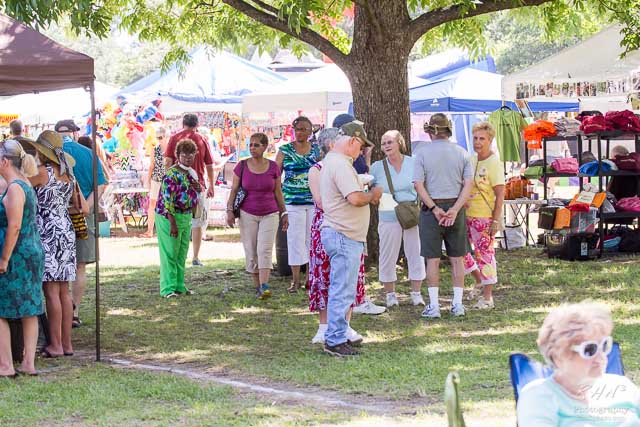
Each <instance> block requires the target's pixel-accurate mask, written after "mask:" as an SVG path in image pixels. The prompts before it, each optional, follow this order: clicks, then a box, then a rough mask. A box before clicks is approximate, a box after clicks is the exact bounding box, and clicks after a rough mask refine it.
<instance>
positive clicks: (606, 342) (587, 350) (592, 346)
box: [571, 336, 613, 360]
mask: <svg viewBox="0 0 640 427" xmlns="http://www.w3.org/2000/svg"><path fill="white" fill-rule="evenodd" d="M612 347H613V338H611V336H608V337H604V339H603V340H602V342H600V343H599V342H597V341H584V342H582V343H580V344H577V345H573V346H571V350H573V351H575V352H576V353H578V355H579V356H580V357H582V358H583V359H586V360H589V359H593V358H594V357H596V356H597V354H598V351H601V352H602V353H603V354H604V355H605V356H607V355H608V354H609V353H611V348H612Z"/></svg>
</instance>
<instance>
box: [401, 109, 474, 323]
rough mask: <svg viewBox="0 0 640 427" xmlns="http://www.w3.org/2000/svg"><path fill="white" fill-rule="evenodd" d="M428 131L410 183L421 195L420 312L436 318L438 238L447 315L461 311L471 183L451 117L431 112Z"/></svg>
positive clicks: (460, 313)
mask: <svg viewBox="0 0 640 427" xmlns="http://www.w3.org/2000/svg"><path fill="white" fill-rule="evenodd" d="M424 130H425V132H427V133H428V134H429V135H430V136H431V141H432V142H431V143H430V144H425V145H424V147H421V148H420V150H418V151H417V152H416V153H415V159H416V160H415V168H414V175H413V183H414V185H415V187H416V191H417V192H418V196H419V197H420V199H421V200H422V203H423V206H422V212H421V214H420V245H421V255H422V256H423V257H425V258H426V260H427V288H428V291H429V305H428V306H427V307H426V308H425V309H424V311H423V312H422V317H427V318H438V317H440V304H439V303H438V289H439V285H440V256H441V255H442V241H443V240H444V243H445V247H446V249H447V256H448V257H449V261H450V263H451V275H452V282H453V302H452V303H451V314H453V315H454V316H463V315H464V313H465V310H464V305H463V304H462V291H463V288H464V264H463V257H464V255H465V254H466V253H467V251H468V242H467V228H466V223H465V222H466V218H465V212H464V205H465V203H466V202H467V199H468V198H469V195H470V194H471V189H472V187H473V170H472V168H471V162H470V157H469V153H467V152H466V151H465V150H463V149H462V147H460V146H458V145H457V144H456V143H454V142H451V141H449V137H451V122H450V121H449V119H448V118H447V116H445V115H444V114H440V113H438V114H434V115H433V116H431V119H430V120H429V124H425V126H424Z"/></svg>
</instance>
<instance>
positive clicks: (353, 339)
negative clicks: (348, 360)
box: [347, 326, 364, 345]
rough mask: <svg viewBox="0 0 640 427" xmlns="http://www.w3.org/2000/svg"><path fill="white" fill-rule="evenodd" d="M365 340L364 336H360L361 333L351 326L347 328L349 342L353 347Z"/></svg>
mask: <svg viewBox="0 0 640 427" xmlns="http://www.w3.org/2000/svg"><path fill="white" fill-rule="evenodd" d="M363 339H364V338H363V337H362V335H360V334H359V333H357V332H356V331H354V330H353V329H352V328H351V326H349V327H348V328H347V341H348V342H349V344H351V345H353V344H356V345H357V344H360V343H362V340H363Z"/></svg>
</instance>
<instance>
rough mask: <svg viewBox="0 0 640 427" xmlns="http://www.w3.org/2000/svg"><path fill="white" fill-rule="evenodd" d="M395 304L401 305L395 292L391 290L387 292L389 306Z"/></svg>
mask: <svg viewBox="0 0 640 427" xmlns="http://www.w3.org/2000/svg"><path fill="white" fill-rule="evenodd" d="M394 305H400V303H398V297H397V296H396V293H395V292H389V293H388V294H387V308H391V307H393V306H394Z"/></svg>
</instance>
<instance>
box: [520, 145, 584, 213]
mask: <svg viewBox="0 0 640 427" xmlns="http://www.w3.org/2000/svg"><path fill="white" fill-rule="evenodd" d="M570 141H577V142H578V152H580V151H582V150H581V148H582V147H581V144H580V137H579V136H570V135H567V136H553V137H544V138H542V177H541V179H542V182H543V187H544V189H543V193H542V199H543V200H548V198H547V180H548V179H549V178H573V177H576V176H578V175H577V174H575V173H558V172H548V171H547V166H549V165H548V162H547V159H548V156H547V146H548V143H550V142H551V143H555V142H567V143H569V142H570ZM527 163H528V162H527Z"/></svg>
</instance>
